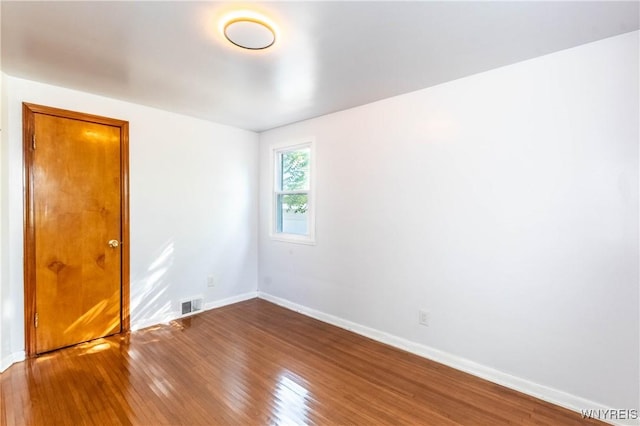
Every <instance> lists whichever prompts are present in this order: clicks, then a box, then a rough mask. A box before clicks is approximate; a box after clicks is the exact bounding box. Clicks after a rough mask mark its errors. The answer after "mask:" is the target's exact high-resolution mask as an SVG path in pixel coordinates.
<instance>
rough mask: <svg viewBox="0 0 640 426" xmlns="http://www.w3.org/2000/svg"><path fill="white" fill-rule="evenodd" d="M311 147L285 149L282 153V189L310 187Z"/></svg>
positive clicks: (304, 188)
mask: <svg viewBox="0 0 640 426" xmlns="http://www.w3.org/2000/svg"><path fill="white" fill-rule="evenodd" d="M310 154H311V150H310V149H309V148H302V149H296V150H295V151H285V152H282V153H281V154H280V185H281V186H280V190H282V191H299V190H308V189H309V156H310Z"/></svg>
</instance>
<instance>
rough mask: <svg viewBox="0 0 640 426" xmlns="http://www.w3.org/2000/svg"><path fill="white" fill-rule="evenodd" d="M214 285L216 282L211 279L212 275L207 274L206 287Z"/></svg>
mask: <svg viewBox="0 0 640 426" xmlns="http://www.w3.org/2000/svg"><path fill="white" fill-rule="evenodd" d="M215 285H216V282H215V280H214V279H213V275H209V276H208V277H207V287H215Z"/></svg>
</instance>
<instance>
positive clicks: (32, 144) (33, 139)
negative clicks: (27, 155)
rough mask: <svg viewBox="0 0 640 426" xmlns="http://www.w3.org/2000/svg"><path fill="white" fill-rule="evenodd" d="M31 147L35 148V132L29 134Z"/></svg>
mask: <svg viewBox="0 0 640 426" xmlns="http://www.w3.org/2000/svg"><path fill="white" fill-rule="evenodd" d="M31 149H32V150H34V151H35V150H36V134H35V133H34V134H33V135H31Z"/></svg>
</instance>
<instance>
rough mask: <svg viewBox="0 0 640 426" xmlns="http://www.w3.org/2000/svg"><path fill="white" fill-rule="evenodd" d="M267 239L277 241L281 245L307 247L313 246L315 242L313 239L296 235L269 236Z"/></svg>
mask: <svg viewBox="0 0 640 426" xmlns="http://www.w3.org/2000/svg"><path fill="white" fill-rule="evenodd" d="M269 238H271V239H272V240H273V241H279V242H281V243H293V244H305V245H308V246H315V245H316V240H315V239H314V238H311V237H308V236H304V235H296V234H270V235H269Z"/></svg>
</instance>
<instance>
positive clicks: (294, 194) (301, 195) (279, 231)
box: [271, 141, 315, 244]
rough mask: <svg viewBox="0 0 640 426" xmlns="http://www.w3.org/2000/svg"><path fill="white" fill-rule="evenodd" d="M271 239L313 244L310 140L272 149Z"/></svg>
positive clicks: (311, 144) (311, 155)
mask: <svg viewBox="0 0 640 426" xmlns="http://www.w3.org/2000/svg"><path fill="white" fill-rule="evenodd" d="M273 159H274V167H273V169H274V190H273V219H272V232H271V237H272V238H273V239H277V240H282V241H291V242H299V243H306V244H313V243H314V242H315V241H314V238H315V232H314V231H315V230H314V223H315V220H314V210H313V209H314V205H313V192H312V191H313V142H312V141H310V142H306V143H302V144H295V145H286V146H279V147H274V148H273Z"/></svg>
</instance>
